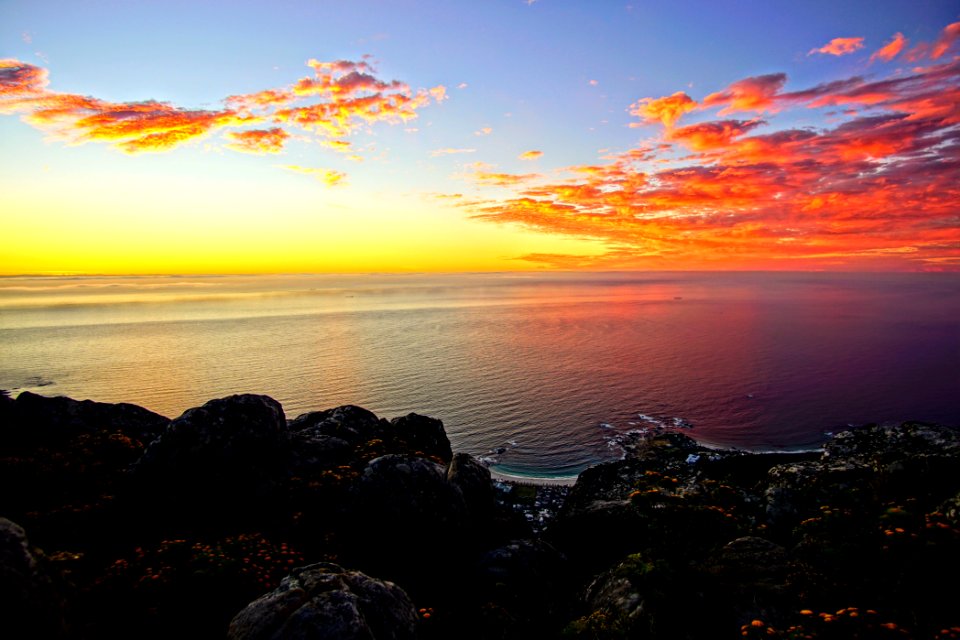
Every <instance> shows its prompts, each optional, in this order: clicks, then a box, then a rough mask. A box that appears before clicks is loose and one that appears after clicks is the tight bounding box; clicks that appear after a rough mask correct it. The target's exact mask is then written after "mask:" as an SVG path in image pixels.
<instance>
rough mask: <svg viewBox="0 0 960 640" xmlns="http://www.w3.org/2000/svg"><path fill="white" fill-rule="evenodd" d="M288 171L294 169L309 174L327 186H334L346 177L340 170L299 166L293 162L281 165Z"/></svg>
mask: <svg viewBox="0 0 960 640" xmlns="http://www.w3.org/2000/svg"><path fill="white" fill-rule="evenodd" d="M283 168H284V169H287V170H288V171H295V172H296V173H303V174H306V175H309V176H313V177H314V178H316V179H317V180H318V181H320V182H322V183H323V184H325V185H327V186H328V187H336V186H338V185H340V184H342V183H343V181H344V180H346V178H347V174H345V173H343V172H342V171H334V170H333V169H323V168H319V167H301V166H299V165H295V164H288V165H285V166H284V167H283Z"/></svg>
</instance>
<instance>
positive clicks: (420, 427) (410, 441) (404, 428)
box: [386, 413, 453, 462]
mask: <svg viewBox="0 0 960 640" xmlns="http://www.w3.org/2000/svg"><path fill="white" fill-rule="evenodd" d="M386 434H387V438H388V440H389V441H392V442H394V443H395V444H399V445H405V446H406V447H408V448H409V449H410V451H411V452H412V453H414V454H416V455H424V456H432V457H435V458H438V459H439V460H442V461H443V462H449V461H450V458H451V457H453V450H452V449H451V448H450V440H449V439H448V438H447V432H446V431H444V430H443V422H441V421H440V420H437V419H436V418H428V417H427V416H421V415H419V414H416V413H409V414H407V415H405V416H400V417H398V418H394V419H393V420H391V421H390V427H389V429H387V430H386Z"/></svg>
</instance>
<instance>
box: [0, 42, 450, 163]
mask: <svg viewBox="0 0 960 640" xmlns="http://www.w3.org/2000/svg"><path fill="white" fill-rule="evenodd" d="M307 64H308V66H310V67H311V68H313V69H314V72H315V77H313V78H302V79H301V80H299V81H298V82H296V83H295V84H293V85H292V86H290V87H284V88H279V89H277V88H275V89H265V90H263V91H258V92H254V93H249V94H243V95H234V96H229V97H227V98H225V99H224V104H225V107H224V108H222V109H213V110H198V109H186V108H183V107H179V106H176V105H172V104H169V103H165V102H156V101H153V100H146V101H142V102H120V103H117V102H109V101H106V100H100V99H97V98H92V97H87V96H80V95H75V94H69V93H59V92H55V91H51V90H49V89H48V84H49V81H48V76H47V71H46V70H45V69H42V68H40V67H36V66H34V65H30V64H27V63H24V62H21V61H18V60H9V59H5V60H0V113H20V114H22V117H23V120H24V121H26V122H28V123H29V124H31V125H33V126H35V127H38V128H40V129H43V130H44V131H45V132H47V133H48V134H49V135H50V136H51V137H52V138H54V139H59V140H64V141H66V142H68V143H71V144H82V143H85V142H106V143H109V144H112V145H113V146H115V147H117V148H119V149H121V150H122V151H125V152H128V153H138V152H143V151H164V150H169V149H172V148H174V147H176V146H178V145H181V144H184V143H187V142H190V141H193V140H196V139H199V138H202V137H205V136H208V135H210V134H212V133H214V132H216V131H218V130H220V129H224V128H232V127H242V126H248V125H250V124H255V123H260V122H265V121H266V122H270V123H272V124H274V125H276V126H274V127H272V128H269V129H258V130H254V131H241V132H228V133H227V135H226V139H227V140H228V143H227V146H228V147H229V148H232V149H235V150H238V151H244V152H251V153H272V152H277V151H279V150H280V149H281V148H282V146H283V144H284V143H285V141H286V140H287V139H288V138H290V137H291V136H290V133H289V131H287V129H288V128H300V129H303V130H305V131H307V132H313V133H315V134H318V135H319V136H320V137H322V138H341V137H343V136H345V135H348V134H350V133H353V132H355V131H356V130H357V129H359V128H361V127H369V126H372V125H374V124H377V123H381V122H386V123H396V122H406V121H409V120H411V119H413V118H416V117H417V111H418V110H419V109H421V108H423V107H425V106H427V105H428V104H430V102H431V101H433V102H439V101H441V100H443V99H445V97H446V89H445V88H444V87H442V86H437V87H433V88H432V89H420V90H418V91H416V92H414V91H412V90H411V89H410V88H409V87H408V86H407V85H405V84H404V83H402V82H399V81H396V80H391V81H384V80H380V79H378V78H377V77H375V76H374V75H373V73H374V70H373V68H372V67H371V65H370V64H369V63H367V62H365V61H362V62H352V61H348V60H338V61H334V62H320V61H318V60H310V61H309V62H308V63H307ZM304 102H306V104H303V103H304ZM281 125H282V126H281ZM331 146H334V147H335V146H336V143H334V144H333V145H331Z"/></svg>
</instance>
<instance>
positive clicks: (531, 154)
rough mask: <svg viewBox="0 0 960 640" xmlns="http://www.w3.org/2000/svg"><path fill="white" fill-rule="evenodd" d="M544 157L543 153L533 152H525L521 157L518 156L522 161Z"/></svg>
mask: <svg viewBox="0 0 960 640" xmlns="http://www.w3.org/2000/svg"><path fill="white" fill-rule="evenodd" d="M542 155H543V151H536V150H532V151H524V152H523V153H521V154H520V155H519V156H517V157H518V158H519V159H520V160H536V159H537V158H539V157H541V156H542Z"/></svg>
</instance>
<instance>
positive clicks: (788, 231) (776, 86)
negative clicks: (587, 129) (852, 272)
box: [466, 60, 960, 270]
mask: <svg viewBox="0 0 960 640" xmlns="http://www.w3.org/2000/svg"><path fill="white" fill-rule="evenodd" d="M785 82H786V76H784V75H782V74H772V75H770V76H761V77H759V78H748V79H747V80H746V81H740V82H735V83H733V84H731V85H730V87H729V88H728V89H727V90H725V91H723V92H719V94H714V97H713V98H710V97H708V99H705V100H704V101H703V102H702V103H701V104H708V103H709V105H708V106H720V107H722V108H723V109H728V108H731V107H736V108H744V109H746V108H747V107H748V106H749V108H750V110H766V111H771V112H778V111H785V110H792V112H791V113H790V114H789V115H790V116H791V119H792V120H802V118H803V117H804V115H805V113H807V110H809V109H820V108H830V107H832V106H834V105H840V104H842V105H850V106H853V107H856V110H853V111H849V112H847V113H846V114H844V115H843V116H842V117H840V118H839V120H838V122H837V123H836V124H834V125H833V126H832V127H829V128H822V126H821V127H818V128H813V127H800V126H798V127H796V128H789V129H783V130H775V131H772V132H763V133H760V132H758V129H759V126H760V125H761V124H770V123H765V122H764V121H761V120H756V119H755V120H748V121H743V120H715V121H708V122H702V123H697V124H693V125H689V126H685V127H677V128H673V129H668V130H667V131H665V132H664V133H663V135H662V137H661V138H660V140H663V141H666V142H655V143H650V142H646V143H643V144H641V145H639V146H637V147H636V148H633V149H630V150H628V151H626V152H623V153H619V154H615V155H610V156H608V157H607V158H606V162H605V163H603V164H594V165H587V166H581V167H574V168H572V169H571V173H572V175H573V176H574V177H573V178H572V179H569V180H563V181H559V180H558V181H553V182H550V183H547V184H537V185H530V184H528V183H525V182H523V181H517V182H514V183H511V182H509V181H504V183H503V186H505V187H507V188H509V189H511V190H512V192H511V193H510V194H509V195H507V196H506V197H504V198H501V199H495V200H487V201H483V202H473V203H466V206H467V207H468V210H470V211H471V212H472V214H473V216H474V217H475V218H476V219H478V220H482V221H488V222H494V223H500V224H514V225H520V226H523V227H526V228H528V229H532V230H535V231H540V232H543V233H551V234H561V235H570V236H575V237H580V238H588V239H593V240H596V241H599V242H600V243H602V244H603V245H604V246H605V247H606V249H607V250H606V252H605V253H603V254H602V255H598V256H585V255H570V256H567V255H554V254H529V255H524V256H518V258H519V259H523V260H528V261H533V262H537V263H540V264H545V265H550V266H559V267H563V266H565V267H568V268H670V267H671V266H675V265H677V264H682V265H683V266H684V267H685V268H711V267H715V266H721V265H722V266H723V267H725V268H752V269H777V268H780V269H809V268H818V267H824V266H829V267H830V268H842V267H844V266H846V267H847V268H857V269H908V270H922V269H954V270H960V225H958V224H957V217H958V216H960V180H957V176H958V175H960V136H958V132H957V127H958V125H960V60H954V61H952V62H949V63H943V64H935V65H932V66H929V67H921V68H915V69H913V70H912V71H910V72H905V71H902V70H900V71H897V72H896V73H894V74H892V75H891V76H889V77H886V78H880V79H876V80H872V81H867V80H865V79H863V78H860V77H852V78H845V79H841V80H836V81H833V82H829V83H824V84H822V85H817V86H814V87H810V88H805V89H800V90H797V91H793V92H789V93H784V92H782V87H783V86H784V84H785ZM691 102H692V99H691ZM721 113H722V112H721ZM637 115H642V114H637ZM838 117H839V116H838ZM670 143H675V144H676V145H682V146H683V147H686V148H688V149H691V150H692V151H694V152H696V153H695V154H694V155H688V156H686V157H682V158H679V159H678V158H676V156H673V160H672V161H671V162H670V163H668V164H666V165H663V164H660V163H659V160H660V159H661V155H662V154H664V153H671V147H670ZM664 166H666V167H668V168H663V167H664ZM481 171H488V168H484V169H478V172H481Z"/></svg>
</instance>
